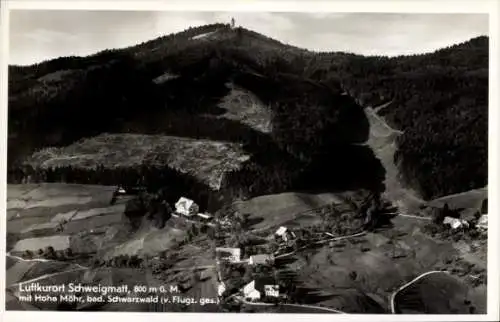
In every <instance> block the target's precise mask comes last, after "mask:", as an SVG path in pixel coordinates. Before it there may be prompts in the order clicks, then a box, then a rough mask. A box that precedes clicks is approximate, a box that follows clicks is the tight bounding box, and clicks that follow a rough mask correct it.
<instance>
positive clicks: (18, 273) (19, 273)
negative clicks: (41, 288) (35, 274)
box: [5, 261, 37, 285]
mask: <svg viewBox="0 0 500 322" xmlns="http://www.w3.org/2000/svg"><path fill="white" fill-rule="evenodd" d="M36 264H37V263H36V262H24V261H18V262H17V263H16V264H14V265H13V266H11V267H8V268H7V270H6V272H5V282H6V284H7V285H10V284H14V283H17V282H20V281H21V280H22V279H23V278H24V276H25V275H26V273H27V272H29V271H30V269H31V268H32V267H33V266H35V265H36Z"/></svg>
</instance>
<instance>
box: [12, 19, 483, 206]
mask: <svg viewBox="0 0 500 322" xmlns="http://www.w3.org/2000/svg"><path fill="white" fill-rule="evenodd" d="M238 91H239V92H238ZM241 92H245V93H247V94H246V95H251V97H252V102H258V103H255V104H258V108H256V107H255V105H252V104H247V105H246V106H248V108H249V109H252V110H247V111H248V112H246V111H242V110H241V108H240V109H238V108H233V109H231V108H230V107H228V104H235V105H236V104H239V103H238V101H237V100H235V99H234V97H235V96H237V95H241ZM238 93H240V94H238ZM344 94H347V95H344ZM487 95H488V39H487V38H486V37H479V38H475V39H472V40H470V41H468V42H465V43H463V44H458V45H455V46H452V47H449V48H445V49H442V50H438V51H436V52H434V53H430V54H425V55H414V56H402V57H395V58H387V57H364V56H360V55H354V54H348V53H335V52H332V53H315V52H311V51H307V50H304V49H300V48H296V47H292V46H288V45H285V44H282V43H280V42H279V41H276V40H273V39H270V38H269V37H266V36H264V35H260V34H258V33H255V32H253V31H250V30H246V29H244V28H236V29H235V30H232V29H230V28H229V26H228V25H224V24H213V25H207V26H201V27H197V28H190V29H188V30H186V31H183V32H180V33H177V34H172V35H168V36H165V37H161V38H157V39H154V40H151V41H148V42H144V43H142V44H139V45H137V46H132V47H128V48H124V49H119V50H107V51H103V52H100V53H97V54H95V55H91V56H88V57H61V58H57V59H54V60H50V61H46V62H42V63H40V64H35V65H32V66H27V67H20V66H9V147H8V149H9V150H8V153H9V156H8V159H9V160H8V161H9V165H10V167H11V169H13V168H19V164H20V163H22V162H23V160H25V159H26V157H27V156H29V155H31V154H32V153H33V152H34V151H35V150H39V149H42V148H45V147H49V146H55V147H57V146H59V147H63V146H68V145H70V144H72V143H74V142H75V141H78V140H80V139H82V138H91V137H94V136H97V135H99V134H101V133H104V132H106V133H115V134H120V133H133V134H149V135H152V134H154V135H159V136H161V135H165V136H170V137H172V136H174V137H180V138H192V139H197V140H198V139H204V140H216V141H227V142H234V143H241V144H242V145H243V147H244V149H245V151H246V153H248V154H249V155H251V156H252V157H251V158H250V160H248V161H246V162H245V164H244V165H243V166H242V168H241V169H240V170H238V171H233V172H232V173H231V174H230V175H228V177H227V178H226V179H224V180H225V181H224V182H223V183H222V186H227V185H230V186H231V187H232V188H231V189H230V190H231V191H230V192H228V194H230V195H232V196H236V195H241V194H243V195H247V196H255V195H260V194H264V193H278V192H283V191H286V190H290V189H294V188H301V189H304V190H308V189H311V188H314V180H316V179H318V178H325V177H327V178H329V179H328V180H324V181H326V182H323V188H325V189H337V190H342V189H346V188H347V187H348V188H350V189H351V188H353V187H354V188H369V189H380V188H381V187H380V184H381V181H382V180H381V179H380V176H381V175H382V174H381V173H383V169H381V166H380V163H379V162H378V161H377V159H376V158H375V157H374V156H373V153H371V151H369V150H367V151H365V150H363V149H364V148H363V147H360V144H363V143H364V142H366V139H367V137H368V126H369V125H368V121H367V119H366V116H365V115H364V113H363V109H362V107H364V106H373V107H376V106H378V105H380V104H383V103H388V102H392V103H391V104H388V105H387V107H385V108H384V109H382V110H380V111H379V113H380V114H381V115H383V116H385V118H386V119H387V120H388V121H389V122H390V123H391V126H392V127H394V128H397V129H399V130H401V131H403V132H404V133H403V135H401V136H400V137H399V138H398V141H397V144H398V152H397V154H396V161H397V164H398V165H399V167H400V171H401V173H402V175H403V179H404V181H405V182H406V183H407V184H408V185H410V186H411V187H413V188H414V189H415V190H417V191H418V192H419V193H420V194H421V195H422V196H423V197H424V198H426V199H428V198H435V197H439V196H443V195H447V194H451V193H457V192H461V191H465V190H468V189H473V188H479V187H484V186H485V185H486V184H487V115H488V114H487V113H488V112H487ZM228 102H229V103H228ZM238 107H240V106H238ZM264 109H267V111H268V112H267V114H266V112H265V110H264ZM228 110H229V112H232V111H233V113H234V111H237V113H240V114H243V113H245V117H241V118H238V117H234V115H233V116H228V117H221V116H222V115H231V114H230V113H229V114H228ZM256 111H257V112H256ZM252 117H255V118H256V119H257V118H258V119H259V120H262V118H264V119H265V120H266V122H268V127H266V128H265V130H264V131H263V130H262V128H259V127H256V126H255V124H256V121H255V120H252ZM269 129H272V130H269ZM21 142H22V144H21ZM358 147H359V149H358ZM358 150H363V151H358ZM471 156H473V157H471ZM332 162H333V163H332ZM332 164H333V165H332ZM165 166H169V164H168V162H167V163H166V164H165ZM350 168H353V169H352V170H351V169H350ZM354 168H356V169H363V170H364V171H366V175H365V174H364V175H363V177H364V179H363V180H362V178H360V177H361V176H358V177H357V178H355V179H350V178H351V177H354V176H353V173H354V172H356V171H355V169H354ZM346 170H350V171H346ZM325 174H327V175H325ZM351 175H352V176H351ZM250 186H251V187H250Z"/></svg>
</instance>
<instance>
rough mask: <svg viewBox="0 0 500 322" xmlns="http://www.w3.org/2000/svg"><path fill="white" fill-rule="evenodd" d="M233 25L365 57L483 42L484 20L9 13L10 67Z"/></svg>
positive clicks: (455, 17) (396, 16) (482, 17)
mask: <svg viewBox="0 0 500 322" xmlns="http://www.w3.org/2000/svg"><path fill="white" fill-rule="evenodd" d="M231 17H235V20H236V24H237V25H240V26H242V27H245V28H248V29H252V30H255V31H257V32H260V33H263V34H265V35H267V36H270V37H272V38H275V39H277V40H280V41H282V42H285V43H289V44H292V45H295V46H299V47H304V48H307V49H310V50H325V51H347V52H353V53H357V54H367V55H375V54H377V55H399V54H411V53H422V52H429V51H433V50H435V49H438V48H441V47H444V46H448V45H451V44H455V43H459V42H462V41H465V40H468V39H470V38H472V37H476V36H479V35H488V16H487V15H486V14H381V13H366V14H363V13H347V14H346V13H335V14H308V13H269V12H256V13H249V12H240V13H229V12H149V11H40V10H32V11H30V10H22V11H21V10H13V11H11V14H10V42H9V44H10V58H9V63H10V64H19V65H26V64H31V63H35V62H39V61H42V60H46V59H50V58H56V57H59V56H69V55H88V54H92V53H94V52H97V51H100V50H103V49H106V48H117V47H126V46H130V45H134V44H137V43H140V42H143V41H146V40H150V39H154V38H156V37H158V36H162V35H165V34H169V33H172V32H178V31H181V30H184V29H187V28H188V27H190V26H198V25H203V24H208V23H214V22H223V23H228V22H229V20H230V19H231Z"/></svg>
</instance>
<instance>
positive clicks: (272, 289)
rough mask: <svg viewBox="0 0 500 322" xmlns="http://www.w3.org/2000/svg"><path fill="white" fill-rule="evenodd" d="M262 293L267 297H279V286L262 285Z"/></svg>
mask: <svg viewBox="0 0 500 322" xmlns="http://www.w3.org/2000/svg"><path fill="white" fill-rule="evenodd" d="M264 293H265V294H266V296H269V297H279V296H280V286H279V285H274V284H273V285H264Z"/></svg>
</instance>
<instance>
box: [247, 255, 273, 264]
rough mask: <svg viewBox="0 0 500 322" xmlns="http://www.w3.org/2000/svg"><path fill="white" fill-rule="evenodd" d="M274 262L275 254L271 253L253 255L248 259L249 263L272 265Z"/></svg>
mask: <svg viewBox="0 0 500 322" xmlns="http://www.w3.org/2000/svg"><path fill="white" fill-rule="evenodd" d="M273 263H274V256H273V255H270V254H258V255H252V256H250V258H249V259H248V264H249V265H268V264H269V265H272V264H273Z"/></svg>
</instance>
